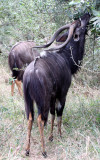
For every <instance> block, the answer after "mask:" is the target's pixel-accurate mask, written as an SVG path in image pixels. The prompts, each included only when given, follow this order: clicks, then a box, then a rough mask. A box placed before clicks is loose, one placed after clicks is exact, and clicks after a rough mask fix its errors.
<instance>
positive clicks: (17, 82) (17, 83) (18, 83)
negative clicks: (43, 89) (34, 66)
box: [15, 80, 23, 96]
mask: <svg viewBox="0 0 100 160" xmlns="http://www.w3.org/2000/svg"><path fill="white" fill-rule="evenodd" d="M15 83H16V85H17V87H18V91H19V94H20V95H21V96H22V95H23V93H22V87H21V85H22V82H21V81H18V80H15Z"/></svg>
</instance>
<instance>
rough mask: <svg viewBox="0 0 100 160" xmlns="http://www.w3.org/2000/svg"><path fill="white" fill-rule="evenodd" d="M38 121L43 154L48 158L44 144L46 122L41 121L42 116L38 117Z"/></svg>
mask: <svg viewBox="0 0 100 160" xmlns="http://www.w3.org/2000/svg"><path fill="white" fill-rule="evenodd" d="M37 121H38V127H39V132H40V137H41V144H42V154H43V156H44V157H45V158H46V157H47V154H46V152H45V144H44V121H43V120H42V119H41V114H40V115H39V116H38V119H37Z"/></svg>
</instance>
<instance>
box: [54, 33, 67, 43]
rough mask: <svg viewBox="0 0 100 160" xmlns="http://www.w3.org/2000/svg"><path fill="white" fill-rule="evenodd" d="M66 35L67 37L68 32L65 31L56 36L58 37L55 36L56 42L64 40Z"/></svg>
mask: <svg viewBox="0 0 100 160" xmlns="http://www.w3.org/2000/svg"><path fill="white" fill-rule="evenodd" d="M67 37H68V32H66V33H64V34H62V35H60V36H58V37H57V38H56V42H65V41H66V39H67Z"/></svg>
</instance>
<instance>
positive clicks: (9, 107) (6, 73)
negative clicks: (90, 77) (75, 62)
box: [0, 56, 100, 160]
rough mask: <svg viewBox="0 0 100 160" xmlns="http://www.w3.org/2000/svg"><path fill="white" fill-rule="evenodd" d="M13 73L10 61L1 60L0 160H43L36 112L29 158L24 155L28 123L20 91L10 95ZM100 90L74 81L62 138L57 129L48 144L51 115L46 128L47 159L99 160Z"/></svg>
mask: <svg viewBox="0 0 100 160" xmlns="http://www.w3.org/2000/svg"><path fill="white" fill-rule="evenodd" d="M10 79H11V72H10V70H9V68H8V64H7V58H4V57H2V56H1V57H0V151H1V152H0V160H6V159H7V160H43V159H44V158H43V157H42V155H41V143H40V135H39V131H38V127H37V109H36V107H35V120H34V124H33V129H32V136H31V151H30V156H29V157H26V156H25V151H24V150H25V149H24V148H25V140H26V133H27V120H26V115H25V109H24V99H23V97H21V96H20V95H19V93H18V90H17V88H16V89H15V94H14V96H13V97H12V96H11V92H10V88H11V85H10V82H9V81H10ZM99 127H100V90H99V89H98V88H96V87H94V88H93V87H92V88H90V87H89V86H88V85H87V86H82V85H81V84H79V83H78V82H77V81H76V80H75V79H73V80H72V85H71V88H70V90H69V92H68V95H67V98H66V105H65V109H64V113H63V124H62V138H60V136H59V135H58V133H57V121H56V120H55V126H54V140H53V142H49V140H48V137H49V134H50V116H49V119H48V124H47V126H46V127H45V131H44V134H45V144H46V151H47V155H48V157H47V158H46V160H99V156H100V128H99Z"/></svg>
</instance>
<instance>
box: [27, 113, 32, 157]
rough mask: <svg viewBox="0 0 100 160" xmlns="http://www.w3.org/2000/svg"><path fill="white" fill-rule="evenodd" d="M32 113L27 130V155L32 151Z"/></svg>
mask: <svg viewBox="0 0 100 160" xmlns="http://www.w3.org/2000/svg"><path fill="white" fill-rule="evenodd" d="M32 122H33V119H32V115H31V112H30V113H29V120H28V130H27V145H26V156H28V155H29V152H30V137H31V130H32Z"/></svg>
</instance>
